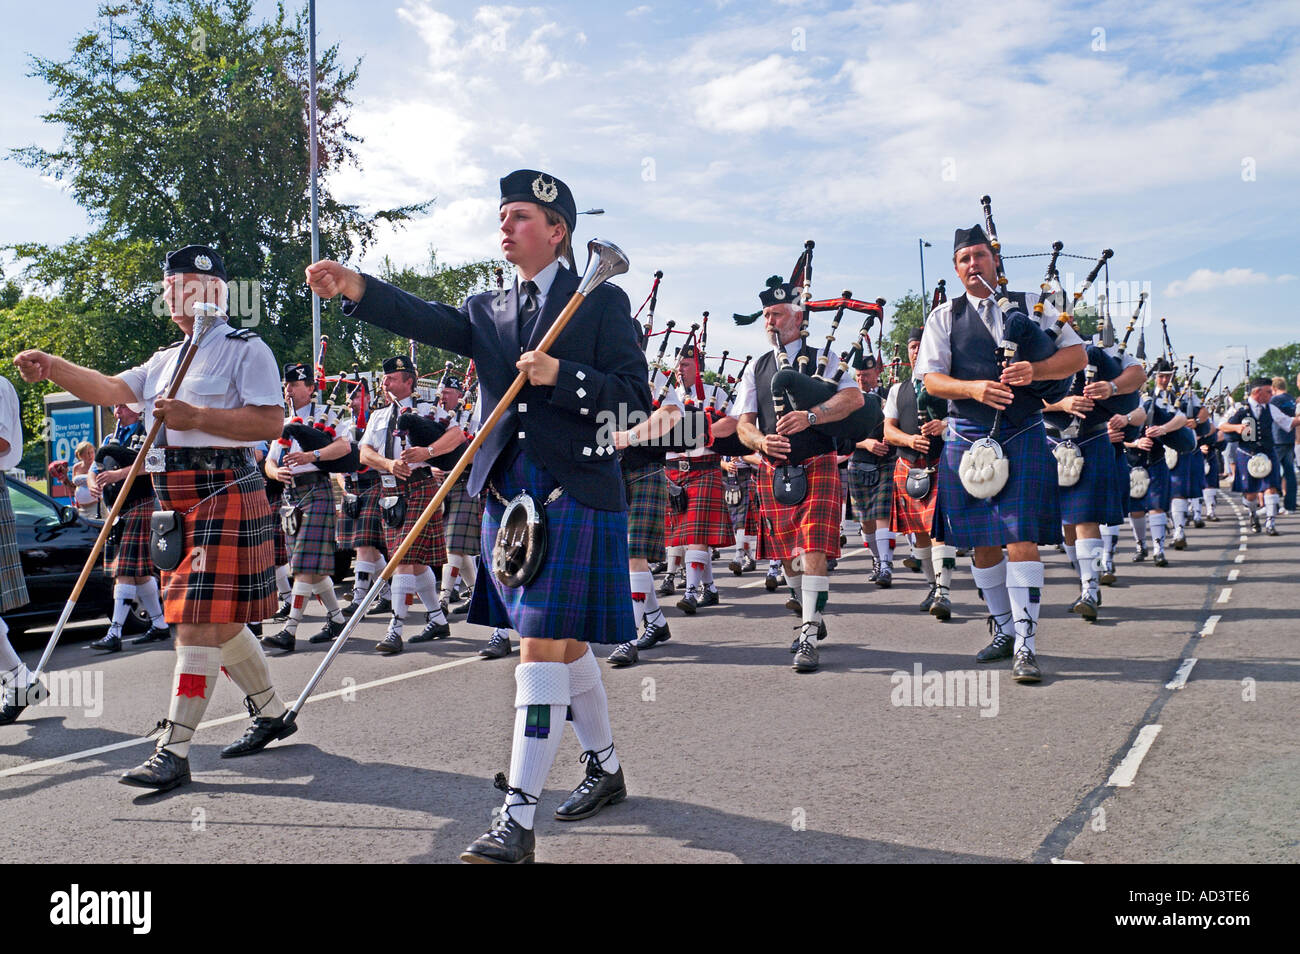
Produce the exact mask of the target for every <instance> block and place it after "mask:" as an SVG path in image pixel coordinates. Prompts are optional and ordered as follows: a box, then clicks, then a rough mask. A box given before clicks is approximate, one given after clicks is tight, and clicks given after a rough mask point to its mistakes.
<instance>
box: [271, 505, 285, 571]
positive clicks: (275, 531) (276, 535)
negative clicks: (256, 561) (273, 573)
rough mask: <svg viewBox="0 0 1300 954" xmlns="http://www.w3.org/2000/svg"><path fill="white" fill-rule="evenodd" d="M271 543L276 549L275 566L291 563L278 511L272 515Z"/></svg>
mask: <svg viewBox="0 0 1300 954" xmlns="http://www.w3.org/2000/svg"><path fill="white" fill-rule="evenodd" d="M271 523H272V526H271V543H272V545H273V546H274V547H275V565H276V566H284V565H285V564H286V563H288V562H289V545H288V543H286V542H285V539H284V531H283V530H281V529H280V517H279V511H278V509H277V510H275V511H272V513H271Z"/></svg>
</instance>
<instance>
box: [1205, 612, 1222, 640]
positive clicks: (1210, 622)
mask: <svg viewBox="0 0 1300 954" xmlns="http://www.w3.org/2000/svg"><path fill="white" fill-rule="evenodd" d="M1221 619H1223V617H1222V616H1211V617H1210V618H1209V619H1207V620H1206V621H1205V625H1204V626H1202V627H1201V633H1200V634H1201V635H1202V636H1213V635H1214V627H1216V626H1218V625H1219V620H1221Z"/></svg>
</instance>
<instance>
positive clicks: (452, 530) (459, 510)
mask: <svg viewBox="0 0 1300 954" xmlns="http://www.w3.org/2000/svg"><path fill="white" fill-rule="evenodd" d="M443 514H444V515H445V519H446V526H447V552H448V553H461V554H464V555H466V556H478V554H479V534H480V533H482V532H483V501H482V500H481V499H479V498H477V497H471V496H470V495H469V478H468V477H462V478H461V479H460V480H458V481H456V485H455V486H454V487H452V488H451V490H449V491H448V492H447V504H446V506H445V507H444V508H443Z"/></svg>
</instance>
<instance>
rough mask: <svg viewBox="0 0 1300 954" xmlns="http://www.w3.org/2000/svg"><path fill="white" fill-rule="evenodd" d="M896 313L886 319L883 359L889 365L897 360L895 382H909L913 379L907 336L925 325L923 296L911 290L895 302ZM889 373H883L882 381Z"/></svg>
mask: <svg viewBox="0 0 1300 954" xmlns="http://www.w3.org/2000/svg"><path fill="white" fill-rule="evenodd" d="M893 306H894V312H893V314H891V315H890V316H889V317H888V318H887V319H885V340H884V342H883V343H882V345H881V350H880V354H881V358H882V359H883V360H884V363H885V364H889V363H891V362H892V361H894V360H895V358H897V360H898V361H899V364H898V366H897V368H896V369H895V374H894V378H893V380H895V381H907V380H910V379H911V377H912V369H911V367H910V366H909V365H908V363H907V336H908V335H909V334H911V332H912V329H913V328H918V327H920V326H921V325H922V324H923V321H922V317H921V316H922V314H923V312H922V303H921V295H920V293H918V292H914V291H912V290H911V289H910V288H909V289H908V290H907V294H906V295H904V296H903V297H902V298H899V299H897V300H895V301H894V302H893ZM886 374H887V372H883V371H882V372H881V380H882V381H883V380H885V379H886Z"/></svg>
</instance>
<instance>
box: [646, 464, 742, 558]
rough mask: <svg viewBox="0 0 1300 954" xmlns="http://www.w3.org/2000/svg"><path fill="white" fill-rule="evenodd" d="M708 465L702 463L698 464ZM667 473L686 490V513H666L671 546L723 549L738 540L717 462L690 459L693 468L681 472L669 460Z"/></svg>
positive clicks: (666, 468)
mask: <svg viewBox="0 0 1300 954" xmlns="http://www.w3.org/2000/svg"><path fill="white" fill-rule="evenodd" d="M701 460H703V461H705V463H699V461H701ZM664 473H665V475H666V476H667V477H668V480H670V481H671V482H672V483H674V484H677V485H678V486H679V487H685V488H686V513H684V514H677V513H673V511H672V508H671V507H665V508H664V512H665V513H666V514H667V516H668V519H667V532H666V540H667V544H668V546H670V547H685V546H692V545H700V546H710V547H720V546H726V545H727V544H730V543H735V541H736V531H735V530H733V529H732V527H731V513H730V511H728V510H727V498H726V488H725V487H724V486H723V483H722V468H720V467H719V466H718V462H717V459H716V458H714V459H713V460H711V461H710V460H709V458H694V459H691V469H690V470H688V471H687V472H686V473H682V472H681V471H679V470H678V469H677V467H676V466H675V465H674V463H673V461H668V462H667V463H666V464H665V465H664Z"/></svg>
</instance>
